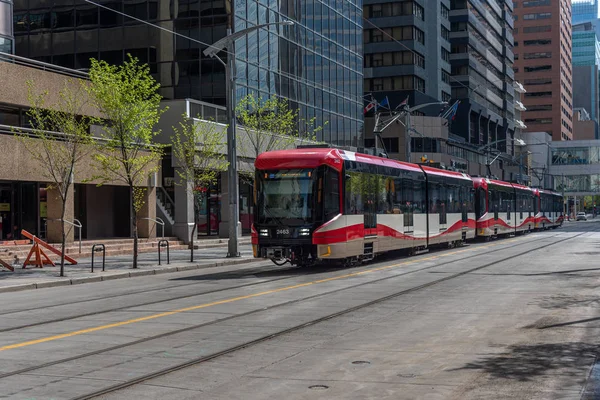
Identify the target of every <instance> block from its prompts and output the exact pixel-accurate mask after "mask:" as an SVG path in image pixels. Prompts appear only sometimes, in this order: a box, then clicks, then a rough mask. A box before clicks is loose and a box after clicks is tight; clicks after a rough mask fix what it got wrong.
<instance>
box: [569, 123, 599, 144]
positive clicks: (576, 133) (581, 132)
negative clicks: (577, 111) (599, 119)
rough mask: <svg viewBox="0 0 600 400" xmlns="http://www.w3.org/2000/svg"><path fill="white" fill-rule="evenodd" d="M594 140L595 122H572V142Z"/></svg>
mask: <svg viewBox="0 0 600 400" xmlns="http://www.w3.org/2000/svg"><path fill="white" fill-rule="evenodd" d="M594 139H596V122H595V121H579V120H578V119H575V120H574V121H573V140H594Z"/></svg>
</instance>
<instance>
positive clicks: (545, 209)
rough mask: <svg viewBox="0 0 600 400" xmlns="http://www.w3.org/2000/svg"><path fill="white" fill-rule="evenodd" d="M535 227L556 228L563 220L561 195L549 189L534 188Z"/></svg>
mask: <svg viewBox="0 0 600 400" xmlns="http://www.w3.org/2000/svg"><path fill="white" fill-rule="evenodd" d="M536 197H537V198H536V202H537V207H536V211H537V213H536V218H535V219H536V228H537V229H549V228H554V229H556V228H558V227H559V226H561V225H562V223H563V221H564V200H563V197H562V196H561V195H560V194H558V193H555V192H553V191H551V190H541V189H539V190H536Z"/></svg>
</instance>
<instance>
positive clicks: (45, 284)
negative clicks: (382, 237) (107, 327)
mask: <svg viewBox="0 0 600 400" xmlns="http://www.w3.org/2000/svg"><path fill="white" fill-rule="evenodd" d="M262 261H264V260H261V259H255V258H247V259H242V260H230V261H217V262H213V263H209V264H196V265H183V266H181V267H165V268H155V269H147V270H139V271H127V272H122V273H115V274H111V275H105V276H101V275H100V276H86V277H83V278H71V279H61V280H58V281H42V282H38V283H24V284H21V285H12V286H4V287H0V293H8V292H20V291H23V290H31V289H44V288H52V287H58V286H70V285H79V284H82V283H93V282H104V281H112V280H115V279H123V278H135V277H138V276H140V277H141V276H150V275H161V274H169V273H174V272H182V271H192V270H196V269H204V268H214V267H227V266H231V265H240V264H250V263H254V262H262Z"/></svg>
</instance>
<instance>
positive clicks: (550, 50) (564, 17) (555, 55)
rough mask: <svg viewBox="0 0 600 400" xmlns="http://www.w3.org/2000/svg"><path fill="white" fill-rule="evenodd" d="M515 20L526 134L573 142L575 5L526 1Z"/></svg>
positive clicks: (562, 1)
mask: <svg viewBox="0 0 600 400" xmlns="http://www.w3.org/2000/svg"><path fill="white" fill-rule="evenodd" d="M515 18H516V20H515V21H516V22H515V46H517V47H515V78H516V79H518V80H519V81H520V82H522V83H523V84H524V85H525V87H526V88H527V93H526V94H525V97H524V99H523V103H524V104H525V107H527V111H525V112H524V113H523V120H524V122H525V124H526V125H527V129H526V132H548V133H550V134H551V135H552V139H553V140H571V139H572V138H573V95H572V87H573V82H572V76H573V73H572V66H571V65H572V59H571V53H572V48H571V1H570V0H553V1H520V2H519V4H518V7H516V8H515Z"/></svg>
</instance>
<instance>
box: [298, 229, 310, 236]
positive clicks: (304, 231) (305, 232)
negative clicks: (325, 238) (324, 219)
mask: <svg viewBox="0 0 600 400" xmlns="http://www.w3.org/2000/svg"><path fill="white" fill-rule="evenodd" d="M308 235H310V229H309V228H300V236H308Z"/></svg>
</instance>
